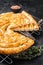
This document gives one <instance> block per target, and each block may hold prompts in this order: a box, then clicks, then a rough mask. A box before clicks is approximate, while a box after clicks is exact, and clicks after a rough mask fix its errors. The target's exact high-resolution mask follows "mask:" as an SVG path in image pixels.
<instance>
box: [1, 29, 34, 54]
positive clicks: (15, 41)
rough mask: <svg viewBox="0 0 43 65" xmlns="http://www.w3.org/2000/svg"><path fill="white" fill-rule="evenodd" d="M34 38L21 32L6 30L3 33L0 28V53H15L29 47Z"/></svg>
mask: <svg viewBox="0 0 43 65" xmlns="http://www.w3.org/2000/svg"><path fill="white" fill-rule="evenodd" d="M33 44H34V40H33V39H31V38H28V37H25V36H24V35H22V34H19V33H17V32H13V31H12V30H7V31H5V33H4V34H3V33H2V31H1V30H0V54H16V53H19V52H21V51H24V50H26V49H28V48H30V47H31V46H32V45H33Z"/></svg>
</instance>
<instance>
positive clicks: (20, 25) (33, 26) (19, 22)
mask: <svg viewBox="0 0 43 65" xmlns="http://www.w3.org/2000/svg"><path fill="white" fill-rule="evenodd" d="M10 21H11V24H10V27H9V28H11V29H12V30H15V31H33V30H34V31H37V30H39V25H38V23H37V21H36V20H35V19H34V18H33V17H32V16H31V15H30V14H29V13H27V12H25V11H22V12H21V13H18V14H14V15H13V16H12V17H11V20H10Z"/></svg>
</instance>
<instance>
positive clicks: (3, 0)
mask: <svg viewBox="0 0 43 65" xmlns="http://www.w3.org/2000/svg"><path fill="white" fill-rule="evenodd" d="M21 1H22V2H21ZM21 1H20V2H19V3H20V4H22V5H23V9H24V10H26V11H27V12H29V13H31V14H32V15H34V16H36V17H39V18H43V0H28V2H27V1H26V0H21ZM15 3H17V1H16V2H15V0H0V13H2V12H7V11H11V10H10V6H11V5H13V4H15ZM38 40H39V42H40V43H42V44H43V32H42V34H41V35H40V36H39V38H38ZM12 59H13V64H11V65H43V55H41V56H40V57H38V58H35V59H34V60H31V61H29V60H18V59H14V58H12ZM0 65H8V64H7V63H5V62H3V63H1V64H0Z"/></svg>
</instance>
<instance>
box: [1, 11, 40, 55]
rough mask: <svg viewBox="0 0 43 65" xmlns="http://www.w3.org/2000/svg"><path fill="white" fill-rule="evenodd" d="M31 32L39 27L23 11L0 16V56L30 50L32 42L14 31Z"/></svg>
mask: <svg viewBox="0 0 43 65" xmlns="http://www.w3.org/2000/svg"><path fill="white" fill-rule="evenodd" d="M32 30H35V31H36V30H39V26H38V24H37V22H36V21H35V20H34V19H33V17H32V16H31V15H30V14H28V13H26V12H25V11H23V12H21V13H17V14H15V13H13V12H8V13H3V14H0V54H15V53H19V52H21V51H24V50H26V49H28V48H30V47H31V46H32V45H33V44H34V40H33V39H31V38H28V37H26V36H24V35H22V34H20V33H18V32H14V31H32Z"/></svg>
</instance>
